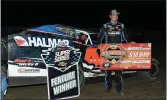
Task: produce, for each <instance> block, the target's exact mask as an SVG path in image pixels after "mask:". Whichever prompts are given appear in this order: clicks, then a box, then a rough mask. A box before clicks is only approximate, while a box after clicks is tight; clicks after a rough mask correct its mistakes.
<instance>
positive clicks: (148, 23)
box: [1, 1, 166, 30]
mask: <svg viewBox="0 0 167 100" xmlns="http://www.w3.org/2000/svg"><path fill="white" fill-rule="evenodd" d="M1 5H2V19H1V20H2V27H3V26H24V27H36V26H41V25H45V24H57V23H58V24H64V25H70V26H74V27H79V28H100V27H101V26H102V25H103V24H104V23H106V22H108V21H109V13H110V11H111V9H117V10H118V11H119V12H120V13H121V14H120V16H119V21H120V22H122V23H124V24H125V27H127V28H139V29H140V28H141V29H158V30H165V28H166V26H165V24H166V11H165V10H166V3H165V1H134V2H133V1H129V2H128V1H124V2H123V1H119V2H113V1H107V2H104V1H101V2H100V1H96V2H95V1H85V2H81V1H79V2H76V1H75V2H72V1H70V2H67V1H66V2H65V1H63V2H57V1H55V2H53V1H52V2H44V1H43V2H42V1H41V2H35V1H34V2H30V1H29V2H26V1H24V2H21V1H19V2H16V1H15V2H9V1H8V2H2V4H1Z"/></svg>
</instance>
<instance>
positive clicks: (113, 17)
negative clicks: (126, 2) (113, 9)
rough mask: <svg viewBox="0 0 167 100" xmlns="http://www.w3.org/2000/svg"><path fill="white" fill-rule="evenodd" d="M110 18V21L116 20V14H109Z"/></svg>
mask: <svg viewBox="0 0 167 100" xmlns="http://www.w3.org/2000/svg"><path fill="white" fill-rule="evenodd" d="M110 19H111V20H112V21H117V20H118V14H114V15H110Z"/></svg>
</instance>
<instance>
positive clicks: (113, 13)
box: [110, 9, 120, 15]
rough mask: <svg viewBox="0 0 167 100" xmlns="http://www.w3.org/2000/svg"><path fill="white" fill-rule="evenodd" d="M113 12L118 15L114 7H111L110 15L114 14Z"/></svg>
mask: <svg viewBox="0 0 167 100" xmlns="http://www.w3.org/2000/svg"><path fill="white" fill-rule="evenodd" d="M114 14H117V15H120V13H119V12H118V11H117V10H116V9H113V10H111V12H110V15H114Z"/></svg>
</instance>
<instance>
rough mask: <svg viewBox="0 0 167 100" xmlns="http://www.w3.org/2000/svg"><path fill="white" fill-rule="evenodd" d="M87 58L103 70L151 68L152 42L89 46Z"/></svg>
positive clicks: (90, 62)
mask: <svg viewBox="0 0 167 100" xmlns="http://www.w3.org/2000/svg"><path fill="white" fill-rule="evenodd" d="M98 50H99V51H100V54H98V53H97V51H98ZM90 56H91V58H90ZM85 60H86V61H87V62H88V63H89V64H94V65H95V67H100V69H101V70H140V69H151V43H135V44H101V45H99V47H98V48H88V49H87V52H86V56H85Z"/></svg>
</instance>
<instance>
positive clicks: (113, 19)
mask: <svg viewBox="0 0 167 100" xmlns="http://www.w3.org/2000/svg"><path fill="white" fill-rule="evenodd" d="M119 14H120V13H119V12H117V10H112V11H111V12H110V22H108V23H106V24H104V25H103V27H102V28H101V31H100V33H99V35H98V37H99V42H100V43H106V44H111V43H122V42H126V43H128V41H127V39H126V38H125V34H124V25H123V24H121V23H119V22H118V15H119ZM111 72H112V71H105V89H106V92H107V93H108V92H110V90H111V88H112V80H113V78H111ZM115 81H116V91H117V92H118V93H119V94H120V95H124V94H123V81H122V71H115Z"/></svg>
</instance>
